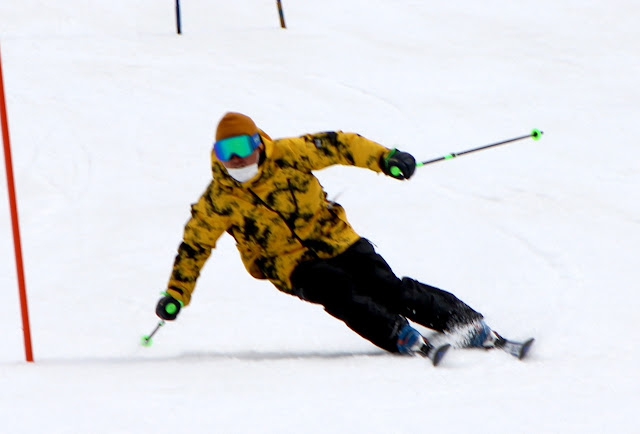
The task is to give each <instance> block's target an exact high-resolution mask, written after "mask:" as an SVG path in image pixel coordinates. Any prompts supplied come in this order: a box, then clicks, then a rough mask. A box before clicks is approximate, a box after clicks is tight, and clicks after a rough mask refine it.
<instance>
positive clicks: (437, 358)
mask: <svg viewBox="0 0 640 434" xmlns="http://www.w3.org/2000/svg"><path fill="white" fill-rule="evenodd" d="M449 348H451V345H449V344H445V345H442V346H441V347H438V348H434V350H433V355H432V357H430V359H431V362H432V363H433V366H438V365H439V364H440V362H441V361H442V359H443V358H444V355H445V354H447V351H449Z"/></svg>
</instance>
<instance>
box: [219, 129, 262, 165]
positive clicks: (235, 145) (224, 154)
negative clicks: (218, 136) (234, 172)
mask: <svg viewBox="0 0 640 434" xmlns="http://www.w3.org/2000/svg"><path fill="white" fill-rule="evenodd" d="M260 143H261V141H260V134H255V135H253V136H236V137H230V138H228V139H224V140H220V141H218V142H215V143H214V144H213V150H214V152H215V153H216V157H218V160H220V161H222V162H227V161H230V160H231V159H232V158H233V156H234V155H236V156H238V157H240V158H247V157H248V156H250V155H251V154H253V153H254V152H255V150H256V149H258V147H260Z"/></svg>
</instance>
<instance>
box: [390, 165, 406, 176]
mask: <svg viewBox="0 0 640 434" xmlns="http://www.w3.org/2000/svg"><path fill="white" fill-rule="evenodd" d="M389 173H391V175H392V176H396V177H398V176H404V174H403V173H402V170H400V169H398V166H391V167H390V168H389Z"/></svg>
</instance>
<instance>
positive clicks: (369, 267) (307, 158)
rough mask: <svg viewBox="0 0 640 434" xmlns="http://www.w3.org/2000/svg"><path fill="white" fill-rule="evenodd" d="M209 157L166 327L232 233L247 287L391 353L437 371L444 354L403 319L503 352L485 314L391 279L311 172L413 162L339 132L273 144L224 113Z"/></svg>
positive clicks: (160, 310)
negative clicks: (262, 285) (296, 303)
mask: <svg viewBox="0 0 640 434" xmlns="http://www.w3.org/2000/svg"><path fill="white" fill-rule="evenodd" d="M211 160H212V171H213V180H212V181H211V183H210V184H209V186H208V187H207V189H206V190H205V192H204V193H203V194H202V196H201V197H200V199H199V200H198V202H197V203H195V204H193V205H192V207H191V219H190V220H189V221H188V223H187V224H186V226H185V230H184V237H183V241H182V243H181V244H180V246H179V248H178V253H177V256H176V258H175V262H174V265H173V271H172V273H171V277H170V280H169V283H168V287H167V290H166V292H165V293H164V296H163V297H162V298H161V299H160V300H159V301H158V304H157V308H156V313H157V315H158V316H159V317H160V318H162V319H163V320H167V321H172V320H175V319H176V317H177V315H178V313H179V312H180V309H181V307H183V306H187V305H188V304H189V302H190V301H191V295H192V293H193V291H194V288H195V285H196V280H197V279H198V276H199V274H200V270H201V269H202V267H203V266H204V264H205V262H206V261H207V259H208V258H209V255H210V254H211V251H212V250H213V249H214V248H215V246H216V241H217V240H218V238H219V237H220V236H221V235H222V234H223V233H224V232H227V233H229V234H230V235H231V236H232V237H233V238H234V239H235V241H236V246H237V248H238V250H239V252H240V254H241V257H242V261H243V263H244V266H245V267H246V269H247V271H248V272H249V273H250V274H251V275H252V276H253V277H254V278H257V279H267V280H269V281H270V282H271V283H272V284H273V285H274V286H275V287H276V288H278V289H279V290H281V291H283V292H285V293H287V294H291V295H294V296H297V297H299V298H300V299H302V300H304V301H307V302H310V303H316V304H320V305H322V306H323V307H324V309H325V311H326V312H328V313H329V314H330V315H332V316H334V317H335V318H337V319H339V320H341V321H343V322H344V323H345V324H346V325H347V326H348V327H349V328H351V329H352V330H353V331H354V332H356V333H357V334H359V335H360V336H362V337H363V338H365V339H367V340H369V341H370V342H372V343H373V344H375V345H377V346H378V347H380V348H383V349H384V350H386V351H389V352H391V353H402V354H410V355H413V354H420V355H423V356H428V357H430V358H431V359H432V360H433V361H434V364H437V362H438V361H439V357H441V356H442V354H444V351H446V348H448V345H446V346H443V347H439V348H435V347H434V346H433V345H431V343H430V342H428V340H427V339H426V338H425V337H423V336H421V334H420V333H419V332H418V331H417V330H416V329H415V328H413V327H412V326H411V324H410V322H409V320H410V321H412V322H415V323H417V324H421V325H423V326H425V327H428V328H430V329H433V330H435V331H437V332H441V333H445V334H448V335H449V336H458V337H461V339H460V340H459V341H458V343H457V346H460V347H484V348H491V347H495V346H496V345H500V344H501V342H502V338H501V337H500V336H499V335H498V334H497V333H495V332H493V331H492V330H491V329H490V328H489V326H488V325H487V324H486V323H485V321H484V320H483V316H482V315H481V314H480V313H478V312H476V311H475V310H473V309H472V308H471V307H469V306H468V305H467V304H465V303H464V302H462V301H461V300H459V299H458V298H457V297H455V296H454V295H453V294H451V293H449V292H446V291H443V290H441V289H438V288H435V287H433V286H430V285H427V284H424V283H421V282H418V281H417V280H414V279H412V278H409V277H403V278H402V279H400V278H398V277H397V276H396V275H395V274H394V273H393V271H392V270H391V268H390V267H389V265H388V264H387V263H386V262H385V260H384V259H383V258H382V256H380V255H379V254H378V253H376V251H375V250H374V247H373V246H372V244H371V243H370V242H369V241H368V240H367V239H365V238H361V237H360V236H359V235H358V234H357V233H356V232H355V231H354V229H353V228H352V227H351V225H350V224H349V222H348V221H347V217H346V214H345V211H344V209H343V208H342V206H340V205H339V204H338V203H335V202H332V201H329V200H327V197H326V196H327V195H326V193H325V192H324V190H323V188H322V186H321V185H320V183H319V181H318V179H317V178H316V177H315V176H314V175H313V173H312V171H313V170H319V169H322V168H325V167H328V166H332V165H336V164H341V165H349V166H357V167H362V168H367V169H369V170H372V171H374V172H378V173H380V172H382V173H384V174H385V175H388V176H390V177H392V178H395V179H399V180H406V179H409V178H411V176H412V175H413V173H414V171H415V168H416V161H415V159H414V157H413V156H411V155H410V154H408V153H406V152H402V151H399V150H397V149H388V148H386V147H384V146H382V145H380V144H378V143H375V142H373V141H371V140H368V139H366V138H364V137H362V136H360V135H358V134H354V133H344V132H341V131H337V132H323V133H317V134H308V135H304V136H302V137H296V138H285V139H279V140H272V139H271V138H270V137H269V136H268V135H267V134H266V133H265V132H264V131H262V130H261V129H259V128H258V127H257V126H256V124H255V123H254V121H253V120H252V119H251V118H249V117H248V116H246V115H243V114H240V113H233V112H230V113H226V114H225V115H224V116H223V117H222V119H221V120H220V122H219V124H218V126H217V130H216V141H215V143H214V146H213V151H212V154H211Z"/></svg>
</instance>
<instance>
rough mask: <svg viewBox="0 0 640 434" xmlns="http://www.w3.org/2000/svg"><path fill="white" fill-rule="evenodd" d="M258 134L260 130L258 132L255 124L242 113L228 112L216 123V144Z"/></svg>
mask: <svg viewBox="0 0 640 434" xmlns="http://www.w3.org/2000/svg"><path fill="white" fill-rule="evenodd" d="M259 132H260V130H258V127H257V126H256V124H255V122H253V120H252V119H251V118H250V117H249V116H246V115H243V114H242V113H234V112H229V113H226V114H225V115H224V116H223V117H222V119H220V122H219V123H218V129H217V130H216V142H218V141H220V140H224V139H228V138H230V137H236V136H243V135H248V136H253V135H254V134H258V133H259Z"/></svg>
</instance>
